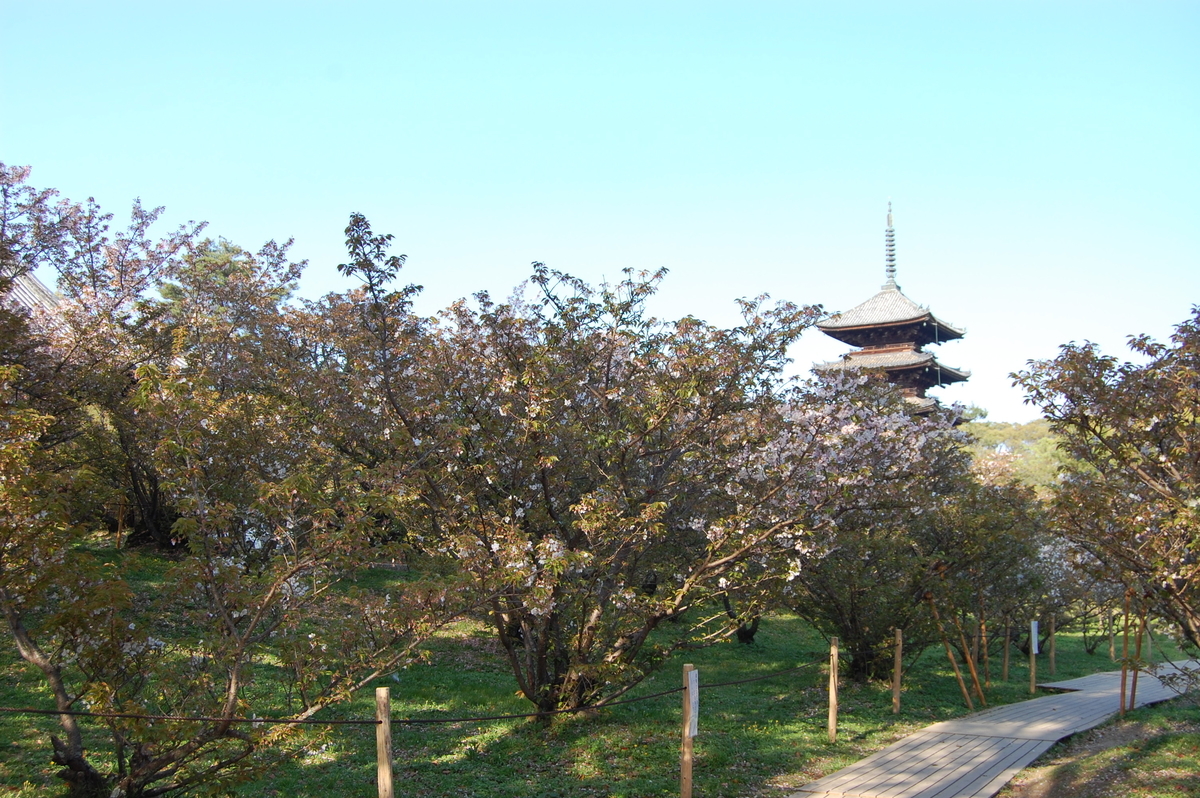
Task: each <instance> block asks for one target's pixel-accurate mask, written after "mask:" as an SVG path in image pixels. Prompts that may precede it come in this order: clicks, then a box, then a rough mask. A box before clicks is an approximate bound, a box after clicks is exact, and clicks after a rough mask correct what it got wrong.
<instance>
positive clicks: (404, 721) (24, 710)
mask: <svg viewBox="0 0 1200 798" xmlns="http://www.w3.org/2000/svg"><path fill="white" fill-rule="evenodd" d="M819 664H821V663H820V662H809V663H806V664H804V665H798V666H796V667H794V668H786V669H784V670H781V671H775V672H774V673H768V674H766V675H763V676H752V677H750V678H748V679H737V680H735V681H729V682H717V683H715V684H701V685H700V687H701V688H707V689H712V688H717V687H732V686H734V685H739V684H749V683H750V682H760V681H763V680H764V679H774V678H775V677H777V676H784V675H786V674H789V673H796V672H797V671H802V670H804V669H806V668H811V667H813V666H815V665H819ZM683 691H684V688H683V687H673V688H671V689H669V690H662V691H661V692H657V693H650V694H649V695H643V696H638V697H636V698H625V699H622V700H620V701H609V702H607V703H603V704H588V705H587V706H583V707H575V708H574V709H549V710H543V711H541V712H525V713H519V714H513V715H481V716H478V717H466V718H394V719H393V720H392V723H393V724H398V725H406V726H431V725H437V724H443V723H475V722H482V721H492V720H519V719H523V718H543V717H548V716H550V715H569V714H573V713H576V712H591V711H594V710H599V709H608V708H609V707H617V706H622V705H624V704H637V703H639V702H642V701H650V700H652V699H655V698H662V697H663V696H667V695H674V694H676V693H681V692H683ZM0 712H6V713H10V714H14V715H71V716H74V717H83V718H105V719H110V718H111V719H124V720H170V721H194V722H197V723H267V724H281V725H283V724H287V725H294V726H302V725H313V726H378V725H379V724H380V723H381V721H380V720H378V719H371V720H313V719H311V718H305V719H302V720H297V719H291V718H217V717H193V716H188V715H138V714H135V713H131V712H88V711H85V710H74V709H70V710H58V709H33V708H30V707H0Z"/></svg>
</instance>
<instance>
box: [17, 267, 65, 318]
mask: <svg viewBox="0 0 1200 798" xmlns="http://www.w3.org/2000/svg"><path fill="white" fill-rule="evenodd" d="M4 298H5V299H6V300H8V301H9V302H12V303H14V304H16V305H17V306H18V307H21V308H24V309H25V310H28V311H35V310H43V311H53V310H54V309H55V307H57V306H58V297H57V296H55V294H54V292H53V291H51V290H50V289H49V288H47V287H46V286H45V284H44V283H42V281H41V280H39V279H38V278H37V277H35V276H34V275H33V274H32V273H26V274H19V275H17V277H16V279H14V280H13V281H12V285H11V286H9V289H8V294H7V295H6V296H5V297H4Z"/></svg>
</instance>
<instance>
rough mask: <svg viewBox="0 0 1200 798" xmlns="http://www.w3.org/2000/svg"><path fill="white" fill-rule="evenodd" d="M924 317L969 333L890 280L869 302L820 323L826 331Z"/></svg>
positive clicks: (958, 331) (956, 330)
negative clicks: (932, 311)
mask: <svg viewBox="0 0 1200 798" xmlns="http://www.w3.org/2000/svg"><path fill="white" fill-rule="evenodd" d="M920 319H930V320H932V321H934V322H936V323H938V324H940V325H942V326H943V327H945V328H947V329H949V330H952V331H953V332H956V333H958V334H959V335H962V334H963V333H964V332H965V330H961V329H959V328H957V327H955V326H953V325H951V324H947V323H946V322H944V321H942V320H941V319H937V318H935V317H934V315H933V314H932V313H930V312H929V308H923V307H921V306H920V305H918V304H917V303H916V302H913V301H912V300H911V299H909V298H908V297H906V296H905V295H904V294H903V293H902V292H901V291H900V287H899V286H897V285H896V284H895V282H892V281H890V280H889V281H888V282H887V283H886V284H885V285H884V286H883V290H882V291H880V292H879V293H878V294H876V295H875V296H873V297H871V298H870V299H868V300H867V301H866V302H863V303H862V304H861V305H857V306H855V307H853V308H851V309H850V310H847V311H845V312H844V313H835V314H834V315H833V316H831V317H830V318H829V319H827V320H826V321H823V322H821V323H819V324H818V325H817V327H818V328H819V329H822V330H840V329H846V328H850V327H867V326H870V325H876V324H897V323H900V322H905V321H918V320H920Z"/></svg>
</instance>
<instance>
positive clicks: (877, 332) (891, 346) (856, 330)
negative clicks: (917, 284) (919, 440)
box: [817, 203, 971, 409]
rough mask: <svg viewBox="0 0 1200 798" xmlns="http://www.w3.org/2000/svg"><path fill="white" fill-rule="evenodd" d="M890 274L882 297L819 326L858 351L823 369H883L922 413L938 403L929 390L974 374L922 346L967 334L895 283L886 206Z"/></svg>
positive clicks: (887, 273) (887, 252)
mask: <svg viewBox="0 0 1200 798" xmlns="http://www.w3.org/2000/svg"><path fill="white" fill-rule="evenodd" d="M886 241H887V250H886V264H887V265H886V275H887V282H885V283H884V284H883V287H882V289H881V290H880V291H879V293H878V294H876V295H875V296H873V297H871V298H870V299H868V300H867V301H866V302H863V303H862V304H861V305H857V306H855V307H853V308H851V309H850V310H847V311H845V312H844V313H835V314H834V315H832V316H830V317H829V318H828V319H826V320H825V321H823V322H820V323H818V324H817V327H818V329H820V330H821V331H822V332H823V333H825V334H826V335H828V336H830V337H832V338H836V339H837V340H839V341H841V342H843V343H846V344H850V345H851V346H854V347H858V349H856V350H854V351H852V352H848V353H847V354H845V355H843V356H842V358H841V359H840V360H835V361H832V362H830V363H821V364H819V365H818V366H817V368H818V369H819V370H823V371H824V370H831V369H867V370H877V371H882V372H884V373H885V374H886V375H887V379H888V381H889V382H891V383H892V384H894V385H896V386H897V387H898V388H900V389H901V391H903V392H904V395H905V396H906V397H907V398H909V399H910V400H912V401H913V402H914V403H915V404H917V405H918V406H919V407H920V408H922V409H932V408H933V407H934V406H935V405H936V404H937V403H936V401H935V400H934V399H931V398H928V397H926V396H925V392H926V391H927V390H929V389H930V388H934V387H937V386H941V385H950V384H951V383H955V382H962V381H963V380H965V379H967V378H968V377H970V376H971V372H969V371H966V370H964V369H957V368H952V367H950V366H946V365H943V364H942V363H939V362H938V360H937V358H936V357H934V355H933V353H931V352H926V351H924V349H923V347H926V346H929V345H937V344H940V343H943V342H945V341H953V340H955V339H958V338H962V337H963V335H964V334H965V333H966V331H965V330H963V329H961V328H959V327H955V326H954V325H952V324H949V323H947V322H944V321H942V320H941V319H939V318H938V317H937V316H934V315H933V313H931V312H930V311H929V309H928V308H925V307H922V306H920V305H918V304H917V303H916V302H913V301H912V300H911V299H909V298H908V297H906V296H905V295H904V293H903V292H902V291H901V290H900V286H899V285H897V284H896V249H895V231H894V230H893V228H892V208H891V204H890V203H889V205H888V226H887V231H886Z"/></svg>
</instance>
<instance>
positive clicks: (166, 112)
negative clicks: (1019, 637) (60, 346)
mask: <svg viewBox="0 0 1200 798" xmlns="http://www.w3.org/2000/svg"><path fill="white" fill-rule="evenodd" d="M0 27H2V28H3V31H4V36H3V42H4V43H3V47H2V49H0V160H2V161H4V162H5V163H9V164H31V165H32V166H33V167H34V173H33V181H32V182H33V183H34V184H35V185H39V186H53V187H56V188H58V189H60V190H61V191H62V192H63V194H64V195H66V196H68V197H72V198H84V197H86V196H88V195H92V196H95V197H96V198H97V199H98V200H99V201H100V202H101V203H102V204H103V205H104V206H105V207H106V208H108V209H109V210H113V211H117V212H118V216H120V214H121V213H122V212H123V211H124V210H125V209H127V208H128V205H129V203H130V201H131V200H132V199H133V198H134V197H141V198H142V199H143V201H144V202H145V203H147V204H149V205H165V206H167V217H166V218H167V219H169V220H173V221H182V220H186V219H197V220H200V219H203V220H207V221H208V222H209V223H210V227H209V232H210V233H211V234H212V235H220V236H224V237H226V238H229V239H230V240H232V241H234V242H236V243H238V244H241V245H242V246H245V247H247V248H251V249H254V248H257V247H258V246H259V245H260V244H261V243H262V242H263V241H265V240H267V239H271V238H275V239H286V238H289V237H294V238H295V246H294V249H293V253H294V254H295V256H297V257H300V258H307V259H308V260H309V261H310V266H309V272H308V275H307V277H306V278H305V281H304V284H303V291H304V293H306V294H308V295H317V294H320V293H322V292H324V291H327V290H331V289H333V288H337V287H339V283H338V280H337V277H336V274H335V271H334V266H335V264H337V263H339V262H341V260H343V257H342V256H343V252H344V250H343V248H342V237H343V236H342V230H343V228H344V227H345V224H346V220H347V217H348V215H349V214H350V212H352V211H360V212H362V213H365V214H366V215H367V216H368V217H369V218H370V219H371V221H372V223H373V225H374V227H375V229H376V230H377V231H385V232H391V233H394V234H395V235H396V242H397V250H398V251H400V252H404V253H407V254H408V256H409V266H408V268H407V269H406V272H407V277H408V279H409V280H411V281H413V282H417V283H420V284H422V285H424V286H426V293H425V297H424V300H423V302H422V309H423V310H426V311H428V312H431V313H432V312H434V311H435V310H436V309H437V308H439V307H442V306H444V305H446V304H448V303H449V302H450V301H452V300H453V299H455V298H457V297H460V296H464V295H467V294H469V293H472V292H474V291H477V290H481V289H486V290H489V291H491V292H492V293H493V294H496V295H500V296H506V295H507V294H508V292H509V291H510V290H511V289H512V288H513V286H515V285H516V284H517V283H519V282H520V281H521V280H522V279H524V278H525V277H526V276H527V275H528V271H529V270H528V264H529V262H530V261H533V260H543V261H546V262H547V263H549V264H550V265H551V266H553V267H555V268H558V269H562V270H564V271H568V272H571V273H574V274H577V275H579V276H581V277H583V278H585V279H588V280H591V281H599V280H601V279H603V278H604V277H606V276H607V277H609V278H614V277H616V276H618V275H619V273H620V270H621V269H622V268H623V267H634V268H647V269H653V268H657V267H661V266H665V267H667V268H669V269H670V271H671V274H670V277H669V278H668V280H667V282H666V284H665V285H664V287H663V293H662V296H661V298H660V299H659V301H658V303H657V305H656V307H655V309H656V311H657V312H658V313H659V314H660V315H662V316H680V315H683V314H686V313H693V314H695V315H698V316H701V317H703V318H707V319H709V320H711V321H714V322H718V323H732V322H733V321H734V320H735V317H734V303H733V299H734V298H735V297H738V296H752V295H757V294H759V293H769V294H771V295H772V296H773V297H778V298H786V299H790V300H793V301H797V302H805V303H807V302H814V303H816V302H819V303H822V304H824V305H825V306H826V308H828V309H830V310H843V309H847V308H849V307H851V306H853V305H855V304H857V303H858V302H860V301H862V300H864V299H866V298H867V297H868V296H870V295H871V294H873V293H874V292H875V291H876V290H878V288H879V285H880V284H881V283H882V281H883V228H884V215H885V211H886V204H887V201H888V199H889V198H890V199H892V200H893V201H894V203H895V212H896V227H897V242H898V245H897V248H898V253H899V282H900V285H901V286H902V287H903V289H904V291H905V292H906V293H907V294H908V295H909V296H910V297H911V298H913V299H914V300H916V301H918V302H920V303H923V304H927V305H929V306H930V307H931V308H932V309H933V311H934V312H935V313H936V314H938V315H939V316H941V317H942V318H944V319H946V320H948V321H950V322H952V323H954V324H957V325H960V326H965V327H966V328H967V330H968V334H967V337H966V338H965V339H964V340H963V341H960V342H955V343H951V344H947V345H945V346H943V347H941V351H940V357H941V359H942V360H943V361H944V362H946V363H948V364H950V365H953V366H958V367H964V368H967V369H970V370H971V371H972V372H973V373H974V376H973V377H972V378H971V380H970V381H969V382H968V383H966V384H963V385H958V386H954V387H950V388H946V389H943V390H941V391H939V392H938V393H939V394H940V396H941V398H942V399H943V400H945V401H961V402H964V403H974V404H978V405H980V406H982V407H985V408H987V409H988V410H990V411H991V417H992V418H993V419H994V420H1026V419H1028V418H1032V417H1033V416H1034V415H1035V414H1034V411H1033V410H1032V409H1030V408H1029V407H1026V406H1023V405H1022V403H1021V395H1020V394H1019V392H1017V391H1016V390H1015V389H1013V388H1011V387H1010V386H1009V381H1008V379H1007V374H1008V373H1009V372H1011V371H1013V370H1015V369H1018V368H1021V367H1022V365H1023V364H1024V363H1025V361H1026V360H1028V359H1030V358H1044V357H1049V356H1052V355H1053V354H1054V352H1055V351H1056V348H1057V346H1058V345H1059V344H1061V343H1065V342H1067V341H1070V340H1083V339H1089V340H1094V341H1096V342H1098V343H1100V344H1102V345H1103V346H1104V347H1105V348H1106V349H1108V350H1110V351H1113V352H1119V351H1123V347H1124V340H1125V336H1126V335H1128V334H1131V333H1140V332H1148V333H1151V334H1154V335H1156V336H1158V337H1165V336H1166V335H1168V334H1169V333H1170V330H1171V326H1172V325H1173V324H1174V323H1176V322H1178V321H1181V320H1182V319H1183V318H1184V317H1186V316H1187V315H1188V313H1189V310H1190V308H1191V306H1192V304H1194V303H1197V302H1200V255H1198V252H1200V248H1198V238H1200V224H1198V223H1197V219H1198V218H1200V185H1198V183H1200V181H1198V180H1197V178H1198V177H1200V155H1198V152H1200V45H1198V44H1197V42H1200V4H1198V3H1195V2H1176V3H1166V2H1137V3H1133V2H1126V3H1104V2H1069V3H1068V2H1028V3H1026V2H962V1H961V0H960V1H958V2H944V3H906V2H899V1H898V0H897V1H896V2H892V3H833V2H821V3H767V2H761V3H746V2H742V3H734V2H719V3H706V2H678V3H665V2H664V3H656V2H637V3H614V2H606V3H603V4H601V3H595V4H588V5H585V4H581V3H566V2H545V3H503V2H490V3H482V2H479V3H461V2H443V3H436V4H434V3H421V4H414V3H354V2H343V3H338V4H334V3H315V2H309V3H305V2H286V3H285V2H273V3H268V2H254V1H253V0H243V2H238V3H221V2H202V3H201V2H196V3H183V2H162V0H159V2H146V3H125V2H103V3H99V2H44V3H43V2H28V1H27V0H22V1H21V2H15V1H14V0H0ZM845 349H846V347H844V346H843V345H841V344H838V343H836V342H834V341H831V340H828V339H824V337H823V336H821V335H820V333H817V332H815V331H813V332H811V333H809V334H807V335H806V336H805V338H804V339H803V340H802V341H801V342H800V343H799V344H798V345H797V346H796V348H795V351H794V353H793V354H794V357H795V359H796V361H797V364H798V365H799V366H800V367H801V368H807V367H808V365H809V364H811V363H812V362H813V361H820V360H825V359H828V358H831V357H835V356H836V355H838V354H840V353H841V352H843V351H845Z"/></svg>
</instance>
